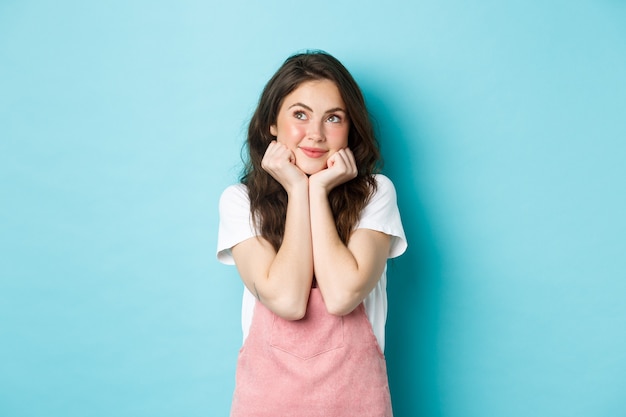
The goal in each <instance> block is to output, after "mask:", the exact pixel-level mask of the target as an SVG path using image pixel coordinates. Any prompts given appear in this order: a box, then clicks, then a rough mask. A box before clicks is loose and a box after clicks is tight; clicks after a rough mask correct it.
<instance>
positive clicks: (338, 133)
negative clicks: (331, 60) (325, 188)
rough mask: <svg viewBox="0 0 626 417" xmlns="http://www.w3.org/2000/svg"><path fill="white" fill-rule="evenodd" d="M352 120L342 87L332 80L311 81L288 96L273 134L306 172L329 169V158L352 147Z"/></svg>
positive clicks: (272, 129)
mask: <svg viewBox="0 0 626 417" xmlns="http://www.w3.org/2000/svg"><path fill="white" fill-rule="evenodd" d="M349 131H350V121H349V120H348V114H347V112H346V106H345V104H344V102H343V99H342V98H341V94H340V93H339V89H338V88H337V86H336V85H335V83H334V82H332V81H330V80H315V81H307V82H304V83H302V84H300V86H299V87H298V88H296V89H295V90H294V91H292V92H291V94H289V95H287V96H286V97H285V98H284V100H283V103H282V105H281V107H280V110H279V111H278V117H277V118H276V124H274V125H272V126H270V133H271V134H272V136H275V137H276V140H277V141H278V142H279V143H282V144H283V145H285V146H286V147H287V148H289V149H290V150H291V151H292V152H293V154H294V156H295V159H296V161H295V163H296V166H297V167H298V168H300V169H301V170H302V171H303V172H304V173H306V174H308V175H312V174H315V173H316V172H319V171H321V170H323V169H325V168H327V165H326V164H327V161H328V158H329V157H330V156H331V155H333V154H334V153H335V152H337V151H338V150H340V149H343V148H345V147H347V146H348V133H349Z"/></svg>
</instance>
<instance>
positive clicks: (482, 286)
mask: <svg viewBox="0 0 626 417" xmlns="http://www.w3.org/2000/svg"><path fill="white" fill-rule="evenodd" d="M472 3H473V4H472ZM303 48H321V49H324V50H327V51H329V52H331V53H332V54H334V55H335V56H337V57H338V58H339V59H341V60H342V61H343V62H344V63H345V64H346V66H347V67H348V68H349V69H350V70H351V71H352V72H353V74H354V76H355V77H356V78H357V80H358V82H359V83H360V84H361V86H362V88H363V90H364V92H365V94H366V96H367V99H368V102H369V104H370V106H371V110H372V113H373V114H374V116H375V118H376V120H377V122H378V126H379V131H380V134H381V135H380V136H381V141H382V146H383V153H384V156H385V159H386V165H385V172H386V173H387V175H389V176H390V177H391V178H392V179H393V180H394V182H395V183H396V187H397V190H398V194H399V204H400V208H401V212H402V215H403V218H404V222H405V226H406V232H407V236H408V238H409V241H410V249H409V251H408V252H407V253H406V254H405V255H404V256H403V257H402V258H399V259H398V260H396V261H394V262H392V263H390V284H389V293H390V314H389V322H388V341H387V356H388V364H389V376H390V383H391V389H392V395H393V399H394V408H395V412H396V416H397V417H403V416H428V417H439V416H441V417H486V416H506V417H518V416H519V417H527V416H542V417H561V416H563V417H573V416H581V417H590V416H593V417H603V416H606V417H616V416H620V415H625V413H626V395H625V392H626V391H625V389H626V331H625V329H626V302H625V301H624V300H625V298H626V256H625V253H626V238H625V236H626V216H625V213H626V185H625V184H626V164H625V162H624V160H625V157H626V4H625V3H624V2H623V1H618V0H588V1H539V0H531V1H508V2H502V1H481V2H464V1H461V0H450V1H445V2H434V1H432V2H431V1H393V0H390V1H386V2H380V1H376V2H373V1H371V2H368V1H357V0H346V1H333V2H329V1H318V2H313V3H306V2H305V3H301V2H300V3H299V2H288V1H272V2H268V1H265V2H252V1H248V2H243V1H238V0H235V1H229V2H219V3H218V2H206V1H192V0H188V1H178V2H174V1H171V2H164V1H119V0H118V1H108V2H83V1H16V0H2V1H0V415H1V416H3V417H4V416H6V417H27V416H28V417H31V416H33V417H34V416H55V417H56V416H59V417H74V416H75V417H85V416H94V417H95V416H116V417H125V416H128V417H139V416H146V417H148V416H149V417H159V416H168V417H169V416H172V417H173V416H176V417H178V416H189V417H193V416H225V415H227V413H228V407H229V402H230V396H231V393H232V389H233V385H234V369H235V361H236V356H237V350H238V348H239V343H240V340H241V334H240V328H239V303H240V293H241V289H242V286H241V283H240V282H239V280H238V278H237V276H236V273H235V270H234V268H232V267H225V266H222V265H220V264H218V263H217V261H216V260H215V255H214V249H215V239H216V232H217V200H218V197H219V194H220V192H221V190H222V189H223V188H224V187H225V186H226V185H228V184H230V183H232V182H235V181H236V180H237V175H238V172H239V168H240V159H239V152H240V148H241V144H242V141H243V137H244V130H245V124H246V122H247V120H248V118H249V116H250V114H251V112H252V111H253V109H254V106H255V103H256V100H257V98H258V95H259V93H260V91H261V89H262V87H263V85H264V83H265V82H266V81H267V79H268V78H269V77H270V76H271V74H272V73H273V72H274V71H275V70H276V69H277V67H278V66H279V65H280V64H281V62H282V61H283V60H284V59H285V58H286V57H287V56H288V55H289V54H291V53H293V52H295V51H298V50H301V49H303Z"/></svg>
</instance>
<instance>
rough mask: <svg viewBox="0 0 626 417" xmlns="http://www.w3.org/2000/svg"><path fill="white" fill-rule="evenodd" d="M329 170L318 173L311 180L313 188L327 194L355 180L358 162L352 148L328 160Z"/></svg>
mask: <svg viewBox="0 0 626 417" xmlns="http://www.w3.org/2000/svg"><path fill="white" fill-rule="evenodd" d="M326 165H327V167H328V168H326V169H323V170H321V171H320V172H317V173H315V174H313V175H311V177H310V178H309V184H310V185H311V186H318V187H321V188H322V189H324V191H325V192H326V193H328V192H330V190H332V189H333V188H335V187H336V186H338V185H340V184H343V183H345V182H348V181H350V180H351V179H353V178H355V177H356V176H357V174H358V170H357V167H356V160H355V159H354V154H353V153H352V151H351V150H350V148H344V149H341V150H339V151H337V152H335V153H334V154H333V155H331V156H330V157H329V158H328V161H327V162H326Z"/></svg>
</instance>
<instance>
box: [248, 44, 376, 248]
mask: <svg viewBox="0 0 626 417" xmlns="http://www.w3.org/2000/svg"><path fill="white" fill-rule="evenodd" d="M312 80H330V81H332V82H334V83H335V85H336V86H337V88H338V89H339V92H340V94H341V97H342V98H343V101H344V103H345V105H346V111H347V113H348V118H349V120H350V131H349V134H348V147H349V148H350V150H351V151H352V153H353V154H354V158H355V160H356V165H357V167H358V174H357V176H356V178H354V179H352V180H350V181H348V182H346V183H344V184H341V185H339V186H337V187H335V188H334V189H333V190H331V192H330V193H329V195H328V200H329V202H330V207H331V209H332V212H333V216H334V219H335V224H336V225H337V232H338V233H339V237H340V238H341V240H342V241H343V242H344V243H346V244H347V243H348V240H349V239H350V234H351V233H352V230H353V228H354V227H355V226H356V223H357V222H358V220H359V215H360V213H361V210H363V208H364V207H365V205H366V204H367V201H368V200H369V198H370V196H371V194H372V193H373V192H374V191H375V190H376V181H375V179H374V176H373V174H374V173H375V172H376V170H377V169H378V166H379V164H380V162H381V161H380V159H381V158H380V151H379V149H378V141H377V140H376V136H375V134H374V129H373V127H372V123H371V120H370V116H369V113H368V111H367V108H366V106H365V100H364V99H363V94H362V93H361V90H360V88H359V86H358V85H357V83H356V81H354V78H352V75H350V73H349V72H348V70H347V69H346V68H345V67H344V66H343V65H342V64H341V62H339V61H338V60H337V59H336V58H334V57H333V56H331V55H330V54H328V53H326V52H323V51H308V52H304V53H300V54H296V55H293V56H291V57H289V58H287V60H286V61H285V62H284V63H283V65H282V66H281V67H280V68H279V69H278V71H277V72H276V73H275V74H274V76H273V77H272V78H271V79H270V80H269V82H268V83H267V85H266V86H265V88H264V90H263V92H262V94H261V97H260V99H259V104H258V106H257V108H256V111H255V112H254V115H253V116H252V119H251V120H250V125H249V127H248V138H247V142H246V148H247V151H248V155H247V156H248V157H247V161H246V162H245V167H244V171H243V173H242V176H241V182H242V183H243V184H245V185H246V186H247V188H248V195H249V197H250V212H251V214H252V219H253V221H254V223H255V225H256V226H257V228H258V231H259V233H260V234H261V236H263V237H264V238H265V239H267V240H268V241H269V242H270V243H271V244H272V245H273V246H274V248H275V249H276V251H278V249H279V248H280V245H281V243H282V239H283V235H284V232H285V218H286V214H287V193H286V191H285V190H284V189H283V187H282V186H281V185H280V183H279V182H278V181H276V180H275V179H274V178H273V177H272V176H271V175H270V174H268V173H267V172H266V171H265V170H264V169H263V168H261V160H262V159H263V156H264V154H265V151H266V149H267V147H268V145H269V144H270V142H271V141H272V140H274V139H276V138H275V137H274V136H272V135H271V134H270V126H271V125H273V124H276V119H277V117H278V112H279V110H280V106H281V105H282V102H283V99H284V98H285V97H286V96H287V95H289V94H290V93H291V92H292V91H294V90H295V89H296V88H298V87H299V86H300V85H301V84H302V83H303V82H306V81H312Z"/></svg>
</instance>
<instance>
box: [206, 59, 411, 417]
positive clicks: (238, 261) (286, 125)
mask: <svg viewBox="0 0 626 417" xmlns="http://www.w3.org/2000/svg"><path fill="white" fill-rule="evenodd" d="M247 150H248V151H249V154H248V161H247V164H246V166H245V169H244V172H243V175H242V178H241V183H240V184H237V185H233V186H230V187H228V188H227V189H226V190H225V191H224V193H223V194H222V196H221V199H220V225H219V236H218V253H217V256H218V259H219V260H220V261H221V262H224V263H227V264H233V263H234V264H235V265H236V266H237V269H238V272H239V275H240V276H241V279H242V281H243V283H244V285H245V289H244V297H243V308H242V325H243V333H244V344H243V347H242V348H241V351H240V354H239V359H238V363H237V375H236V387H235V393H234V396H233V404H232V409H231V416H233V417H239V416H246V417H253V416H271V417H277V416H295V417H307V416H311V417H312V416H324V417H334V416H341V417H347V416H359V417H365V416H372V417H374V416H376V417H387V416H391V415H392V411H391V400H390V395H389V386H388V382H387V370H386V364H385V358H384V355H383V350H384V329H385V320H386V314H387V296H386V274H385V272H386V262H387V259H388V258H392V257H396V256H399V255H401V254H402V253H403V252H404V251H405V249H406V246H407V244H406V238H405V235H404V231H403V228H402V223H401V220H400V214H399V212H398V207H397V204H396V194H395V189H394V187H393V184H392V183H391V181H390V180H389V179H388V178H387V177H385V176H383V175H380V174H376V169H377V167H378V165H379V162H380V161H379V160H380V153H379V150H378V143H377V141H376V138H375V136H374V133H373V129H372V125H371V122H370V119H369V114H368V112H367V109H366V106H365V102H364V100H363V96H362V94H361V91H360V89H359V87H358V85H357V84H356V82H355V81H354V79H353V78H352V76H351V75H350V73H349V72H348V71H347V70H346V69H345V67H344V66H343V65H342V64H341V63H340V62H339V61H338V60H337V59H335V58H334V57H332V56H331V55H329V54H327V53H324V52H319V51H315V52H307V53H303V54H298V55H294V56H291V57H290V58H288V59H287V60H286V61H285V63H284V64H283V65H282V66H281V67H280V68H279V70H278V71H277V72H276V74H274V76H273V77H272V78H271V79H270V81H269V82H268V84H267V85H266V86H265V89H264V90H263V93H262V94H261V98H260V100H259V104H258V107H257V109H256V111H255V113H254V115H253V116H252V120H251V121H250V126H249V129H248V138H247Z"/></svg>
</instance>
